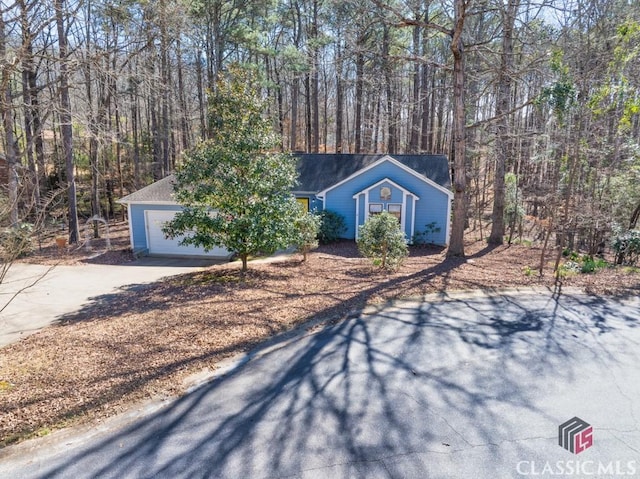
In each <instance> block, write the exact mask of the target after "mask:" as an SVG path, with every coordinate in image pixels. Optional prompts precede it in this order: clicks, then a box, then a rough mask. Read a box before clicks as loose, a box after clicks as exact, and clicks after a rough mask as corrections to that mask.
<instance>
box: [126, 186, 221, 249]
mask: <svg viewBox="0 0 640 479" xmlns="http://www.w3.org/2000/svg"><path fill="white" fill-rule="evenodd" d="M119 203H122V204H124V205H126V206H127V211H128V214H129V235H130V240H131V249H132V250H133V252H134V253H135V254H137V255H151V256H173V257H181V256H182V257H207V258H216V259H230V258H231V256H232V253H231V252H229V251H227V250H226V249H224V248H214V249H212V250H210V251H205V250H204V249H203V248H199V247H196V246H191V245H181V244H180V238H174V239H169V238H165V236H164V233H163V232H162V227H163V225H164V223H166V222H167V221H171V220H172V219H173V217H174V216H175V214H176V213H177V212H178V211H180V209H181V207H180V205H179V204H177V203H176V202H175V201H173V176H168V177H167V178H164V179H162V180H160V181H157V182H156V183H153V184H151V185H149V186H147V187H145V188H142V189H140V190H138V191H136V192H135V193H132V194H130V195H128V196H125V197H124V198H122V199H121V200H119Z"/></svg>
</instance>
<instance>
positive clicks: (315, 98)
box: [309, 0, 320, 153]
mask: <svg viewBox="0 0 640 479" xmlns="http://www.w3.org/2000/svg"><path fill="white" fill-rule="evenodd" d="M310 33H311V35H310V37H311V38H310V40H311V42H312V45H311V74H310V77H309V81H310V82H311V85H310V87H311V92H310V93H311V112H312V113H311V151H312V152H313V153H318V152H319V151H320V113H319V111H320V105H319V91H318V89H319V79H318V69H319V66H320V65H319V62H318V48H319V47H318V0H314V1H313V15H312V22H311V32H310Z"/></svg>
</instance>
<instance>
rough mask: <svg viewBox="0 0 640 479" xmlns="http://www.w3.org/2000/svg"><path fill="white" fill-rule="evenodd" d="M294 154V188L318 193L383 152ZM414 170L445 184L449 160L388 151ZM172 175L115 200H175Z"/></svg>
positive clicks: (447, 179)
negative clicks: (296, 171)
mask: <svg viewBox="0 0 640 479" xmlns="http://www.w3.org/2000/svg"><path fill="white" fill-rule="evenodd" d="M295 156H296V158H298V174H299V177H298V185H297V186H296V187H295V188H294V191H297V192H305V193H318V192H320V191H322V190H324V189H326V188H328V187H330V186H332V185H335V184H336V183H338V182H340V181H342V180H344V179H345V178H348V177H349V176H351V175H352V174H354V173H355V172H357V171H358V170H361V169H362V168H365V167H367V166H369V165H371V164H372V163H374V162H376V161H378V160H379V159H380V158H382V157H384V156H387V155H349V154H323V153H318V154H296V155H295ZM389 156H391V157H392V158H394V159H396V160H398V161H399V162H400V163H402V164H403V165H405V166H408V167H409V168H411V169H412V170H414V171H416V172H417V173H419V174H421V175H423V176H425V177H427V178H429V179H430V180H432V181H434V182H436V183H437V184H439V185H440V186H443V187H445V188H449V187H450V186H451V180H450V176H449V162H448V161H447V157H446V156H444V155H389ZM173 180H174V176H173V175H169V176H167V177H166V178H163V179H162V180H160V181H156V182H155V183H152V184H150V185H149V186H145V187H144V188H141V189H139V190H138V191H136V192H134V193H131V194H130V195H128V196H125V197H124V198H122V199H120V200H119V203H125V204H127V203H139V202H145V203H147V202H148V203H153V202H175V200H174V198H173Z"/></svg>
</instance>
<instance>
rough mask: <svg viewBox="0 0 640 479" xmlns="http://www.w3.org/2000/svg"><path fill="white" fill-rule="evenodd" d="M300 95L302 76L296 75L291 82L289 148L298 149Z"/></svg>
mask: <svg viewBox="0 0 640 479" xmlns="http://www.w3.org/2000/svg"><path fill="white" fill-rule="evenodd" d="M299 95H300V78H299V77H298V76H297V75H296V76H295V77H294V78H293V81H292V82H291V129H290V132H289V148H290V149H291V151H296V150H297V149H298V98H299Z"/></svg>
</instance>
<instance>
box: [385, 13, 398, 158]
mask: <svg viewBox="0 0 640 479" xmlns="http://www.w3.org/2000/svg"><path fill="white" fill-rule="evenodd" d="M383 28H384V30H383V34H382V59H383V64H384V67H383V68H384V83H385V93H386V95H385V96H386V100H387V104H386V106H387V152H388V153H390V154H394V153H397V152H398V132H397V126H396V118H395V105H394V101H393V100H394V98H393V95H394V92H393V77H392V73H393V70H392V69H393V67H392V65H391V59H390V58H389V49H390V39H389V26H388V25H386V24H385V25H384V27H383Z"/></svg>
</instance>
